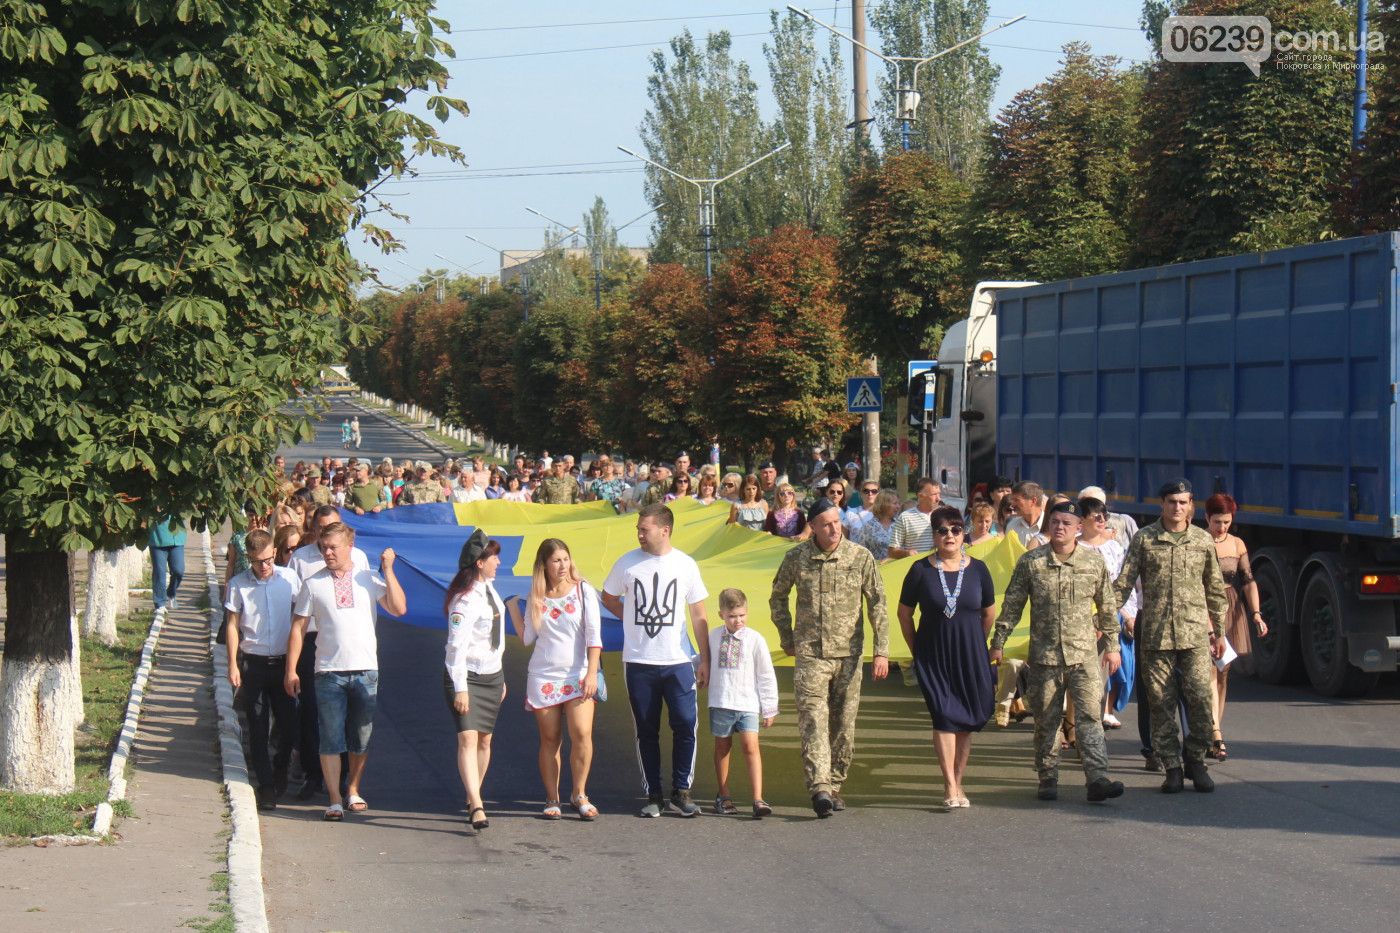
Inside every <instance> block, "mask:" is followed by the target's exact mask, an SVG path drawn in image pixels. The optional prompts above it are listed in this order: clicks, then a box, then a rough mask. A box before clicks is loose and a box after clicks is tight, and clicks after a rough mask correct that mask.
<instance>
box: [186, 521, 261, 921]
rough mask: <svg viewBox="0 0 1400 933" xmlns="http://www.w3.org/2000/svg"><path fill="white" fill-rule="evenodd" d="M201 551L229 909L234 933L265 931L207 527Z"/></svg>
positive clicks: (253, 822)
mask: <svg viewBox="0 0 1400 933" xmlns="http://www.w3.org/2000/svg"><path fill="white" fill-rule="evenodd" d="M200 541H201V543H202V544H203V546H204V575H205V579H206V580H207V581H208V585H209V653H210V656H211V660H212V661H213V667H214V675H213V676H214V683H213V687H214V704H215V705H216V706H217V707H218V709H219V756H220V758H221V759H222V760H223V764H224V789H225V790H226V791H227V792H228V808H229V818H230V821H231V822H232V824H233V832H232V833H231V835H230V836H229V840H228V904H229V908H230V909H231V910H232V912H233V928H234V929H235V930H238V931H248V933H263V931H266V930H267V928H268V927H267V901H266V900H265V899H264V897H263V876H262V829H261V827H260V826H259V823H258V804H257V798H256V797H255V796H254V794H253V788H252V786H251V785H249V783H248V762H247V761H246V760H245V759H244V757H243V740H242V733H241V731H240V729H239V725H238V714H237V713H235V712H234V710H233V687H232V686H230V685H229V682H228V651H227V650H225V648H224V646H223V645H220V644H218V643H216V642H215V640H214V639H215V637H216V636H217V634H218V631H219V626H220V625H222V624H223V621H224V607H223V603H222V602H221V601H220V599H219V590H220V585H219V579H218V575H217V574H216V573H215V572H214V548H213V543H212V541H211V539H210V537H209V530H208V529H207V528H206V529H205V530H204V531H202V532H200Z"/></svg>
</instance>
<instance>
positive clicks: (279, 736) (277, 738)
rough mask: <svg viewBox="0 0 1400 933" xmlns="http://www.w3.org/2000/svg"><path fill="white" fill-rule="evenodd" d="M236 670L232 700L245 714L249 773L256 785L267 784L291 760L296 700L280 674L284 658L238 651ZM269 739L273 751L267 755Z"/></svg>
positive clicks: (294, 731) (283, 769)
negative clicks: (250, 761)
mask: <svg viewBox="0 0 1400 933" xmlns="http://www.w3.org/2000/svg"><path fill="white" fill-rule="evenodd" d="M238 670H239V673H240V674H241V675H242V677H243V684H242V686H240V687H239V688H238V697H237V698H236V700H235V704H236V705H237V707H238V708H239V709H241V710H243V711H244V712H245V713H246V714H247V716H248V742H249V744H250V746H251V747H250V749H249V752H250V755H251V757H252V759H253V773H254V774H256V775H257V778H258V786H259V787H267V788H270V787H272V785H273V775H274V774H285V773H286V771H287V765H289V764H290V763H291V760H292V741H293V739H294V738H295V737H296V735H297V731H298V723H297V707H296V701H295V700H293V699H292V698H291V697H289V696H287V690H286V688H285V687H284V686H283V683H282V681H283V678H284V677H285V675H286V673H287V659H286V658H284V657H282V658H265V657H261V656H259V655H256V654H239V656H238ZM269 739H272V741H273V742H275V744H276V751H275V752H273V753H272V755H271V756H270V757H269V755H268V745H269Z"/></svg>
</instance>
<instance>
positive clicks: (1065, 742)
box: [1060, 719, 1078, 748]
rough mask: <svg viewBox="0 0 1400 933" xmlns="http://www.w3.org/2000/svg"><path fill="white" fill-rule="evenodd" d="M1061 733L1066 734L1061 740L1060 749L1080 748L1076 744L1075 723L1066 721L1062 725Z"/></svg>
mask: <svg viewBox="0 0 1400 933" xmlns="http://www.w3.org/2000/svg"><path fill="white" fill-rule="evenodd" d="M1060 731H1061V732H1062V733H1063V734H1064V735H1063V737H1062V738H1061V739H1060V748H1078V745H1076V744H1075V732H1074V723H1073V722H1071V721H1070V720H1068V719H1066V720H1064V721H1062V722H1061V723H1060Z"/></svg>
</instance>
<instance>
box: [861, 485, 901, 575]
mask: <svg viewBox="0 0 1400 933" xmlns="http://www.w3.org/2000/svg"><path fill="white" fill-rule="evenodd" d="M902 504H903V503H901V502H900V501H899V496H897V495H895V492H894V490H893V489H882V490H880V494H879V495H878V496H876V497H875V502H874V504H872V505H871V506H870V517H869V518H867V519H866V520H865V521H863V522H861V524H860V527H859V528H858V529H856V534H857V535H858V536H859V537H856V538H853V539H852V540H854V541H855V543H856V544H859V545H861V546H862V547H864V548H865V549H866V550H867V551H869V552H870V553H871V554H873V555H875V559H876V560H877V561H885V560H889V557H890V537H891V535H893V534H894V519H895V516H896V515H898V514H899V509H900V506H901V505H902Z"/></svg>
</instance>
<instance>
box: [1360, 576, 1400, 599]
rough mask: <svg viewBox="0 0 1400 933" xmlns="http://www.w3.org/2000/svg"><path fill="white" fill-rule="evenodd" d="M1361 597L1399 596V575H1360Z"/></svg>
mask: <svg viewBox="0 0 1400 933" xmlns="http://www.w3.org/2000/svg"><path fill="white" fill-rule="evenodd" d="M1361 595H1362V596H1394V595H1400V573H1366V574H1362V575H1361Z"/></svg>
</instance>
